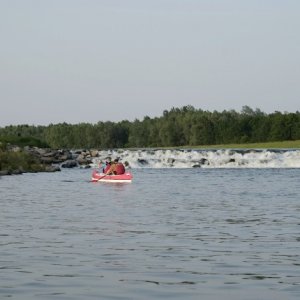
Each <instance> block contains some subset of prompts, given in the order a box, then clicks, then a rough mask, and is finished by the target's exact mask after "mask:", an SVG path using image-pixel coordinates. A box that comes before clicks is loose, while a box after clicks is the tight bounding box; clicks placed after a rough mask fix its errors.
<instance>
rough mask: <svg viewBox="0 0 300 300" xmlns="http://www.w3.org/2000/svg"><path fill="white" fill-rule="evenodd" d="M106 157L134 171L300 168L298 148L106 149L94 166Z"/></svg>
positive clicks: (97, 158) (100, 152)
mask: <svg viewBox="0 0 300 300" xmlns="http://www.w3.org/2000/svg"><path fill="white" fill-rule="evenodd" d="M107 157H110V158H115V157H119V158H120V159H121V161H122V162H123V163H124V162H126V163H128V164H129V166H130V167H131V168H300V150H299V149H287V150H285V149H271V150H268V149H267V150H265V149H264V150H261V149H219V150H215V149H208V150H202V149H201V150H198V149H172V150H171V149H168V150H166V149H146V150H125V149H116V150H103V151H99V152H98V156H97V157H96V158H94V159H93V163H92V167H97V165H98V164H99V162H100V161H105V160H106V159H107Z"/></svg>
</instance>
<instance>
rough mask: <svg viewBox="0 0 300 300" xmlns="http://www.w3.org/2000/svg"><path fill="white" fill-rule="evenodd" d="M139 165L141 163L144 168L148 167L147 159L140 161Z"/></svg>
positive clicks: (140, 159)
mask: <svg viewBox="0 0 300 300" xmlns="http://www.w3.org/2000/svg"><path fill="white" fill-rule="evenodd" d="M138 163H140V164H141V165H143V166H145V165H148V161H147V160H146V159H142V158H139V159H138Z"/></svg>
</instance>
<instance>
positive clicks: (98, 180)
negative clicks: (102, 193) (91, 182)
mask: <svg viewBox="0 0 300 300" xmlns="http://www.w3.org/2000/svg"><path fill="white" fill-rule="evenodd" d="M107 175H108V174H105V175H104V176H102V177H100V178H98V180H97V181H99V180H101V179H102V178H104V177H105V176H107Z"/></svg>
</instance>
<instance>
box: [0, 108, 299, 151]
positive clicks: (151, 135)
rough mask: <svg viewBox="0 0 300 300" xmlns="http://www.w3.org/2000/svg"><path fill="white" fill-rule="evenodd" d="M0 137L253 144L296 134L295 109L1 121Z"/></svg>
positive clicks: (88, 143)
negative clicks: (106, 119) (128, 118)
mask: <svg viewBox="0 0 300 300" xmlns="http://www.w3.org/2000/svg"><path fill="white" fill-rule="evenodd" d="M4 137H6V141H7V137H14V138H15V137H18V138H19V140H20V141H21V138H24V137H25V138H27V137H30V138H31V141H34V140H32V138H33V139H35V142H36V143H38V141H39V142H40V143H41V144H40V145H49V146H50V147H52V148H69V149H71V148H98V149H101V148H125V147H171V146H172V147H174V146H184V145H185V146H196V145H215V144H228V143H253V142H270V141H282V140H298V139H300V113H299V112H298V111H297V112H295V113H281V112H277V111H276V112H274V113H271V114H266V113H264V112H262V111H260V110H259V109H256V110H253V109H251V108H250V107H248V106H244V107H243V109H242V111H241V112H236V111H234V110H230V111H226V110H225V111H223V112H217V111H214V112H209V111H203V110H201V109H195V108H194V107H193V106H184V107H182V108H172V109H171V110H169V111H168V110H165V111H164V112H163V115H162V116H161V117H156V118H150V117H147V116H146V117H145V118H144V119H143V120H137V119H136V120H135V121H133V122H129V121H122V122H117V123H114V122H98V123H97V124H89V123H80V124H67V123H60V124H55V125H54V124H50V125H49V126H29V125H18V126H7V127H5V128H0V141H1V140H2V141H4Z"/></svg>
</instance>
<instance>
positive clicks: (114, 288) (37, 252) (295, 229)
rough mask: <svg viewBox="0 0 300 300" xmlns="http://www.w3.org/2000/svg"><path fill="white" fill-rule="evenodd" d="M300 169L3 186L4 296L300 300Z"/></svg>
mask: <svg viewBox="0 0 300 300" xmlns="http://www.w3.org/2000/svg"><path fill="white" fill-rule="evenodd" d="M299 175H300V171H298V170H297V169H281V170H268V169H265V170H262V169H260V170H259V169H250V170H249V169H248V170H246V169H243V170H237V169H232V170H230V169H229V170H228V169H227V170H217V169H214V170H200V169H197V170H196V169H190V170H181V171H178V170H174V169H158V170H153V169H152V170H151V169H149V170H143V169H142V170H141V169H139V170H134V180H133V182H132V183H131V184H122V183H114V184H110V183H104V182H103V183H91V182H89V178H90V171H88V170H65V171H62V172H60V173H54V174H24V175H21V176H9V177H3V178H2V179H1V181H0V188H1V190H0V191H1V200H0V201H1V202H0V203H1V210H0V298H1V299H2V298H3V299H5V298H11V299H53V298H56V299H164V298H170V299H200V298H203V299H220V298H222V299H296V298H297V299H298V296H299V292H300V272H299V270H300V269H299V268H300V263H299V262H300V251H299V250H300V249H299V246H300V244H299V241H300V236H299V212H300V203H299V199H298V195H299V192H300V188H299V180H298V178H299Z"/></svg>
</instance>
